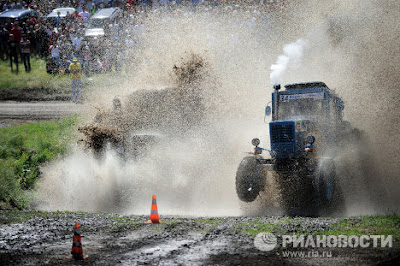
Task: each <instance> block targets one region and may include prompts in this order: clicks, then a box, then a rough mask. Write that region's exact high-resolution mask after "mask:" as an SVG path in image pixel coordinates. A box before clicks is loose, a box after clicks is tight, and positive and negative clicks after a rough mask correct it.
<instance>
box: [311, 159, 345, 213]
mask: <svg viewBox="0 0 400 266" xmlns="http://www.w3.org/2000/svg"><path fill="white" fill-rule="evenodd" d="M314 187H315V201H316V206H317V208H318V212H319V214H320V215H328V216H330V215H336V214H340V213H341V212H343V211H344V199H343V194H342V190H341V187H340V184H339V182H338V178H337V175H336V168H335V163H334V161H333V160H332V159H330V158H326V159H321V161H320V163H319V166H318V169H317V172H316V174H315V181H314Z"/></svg>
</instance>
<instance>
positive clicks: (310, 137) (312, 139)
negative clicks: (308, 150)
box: [307, 135, 315, 144]
mask: <svg viewBox="0 0 400 266" xmlns="http://www.w3.org/2000/svg"><path fill="white" fill-rule="evenodd" d="M307 142H308V143H310V144H313V143H314V142H315V137H314V136H313V135H310V136H308V137H307Z"/></svg>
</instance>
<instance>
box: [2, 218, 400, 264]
mask: <svg viewBox="0 0 400 266" xmlns="http://www.w3.org/2000/svg"><path fill="white" fill-rule="evenodd" d="M26 215H31V214H30V213H19V214H17V215H16V214H15V213H14V214H11V215H10V214H9V213H7V212H3V213H2V214H1V220H2V222H4V220H6V219H7V217H9V216H13V217H14V218H15V217H27V216H26ZM36 215H37V213H36ZM161 218H162V220H163V223H162V224H155V225H145V224H144V221H146V220H147V219H148V217H144V216H121V215H115V214H83V213H39V215H37V216H35V217H34V216H31V219H28V220H26V221H25V222H22V223H16V224H6V225H1V226H0V264H1V265H39V264H47V265H117V264H119V265H143V264H150V265H154V264H157V265H158V264H160V265H177V264H178V265H204V264H205V265H271V264H272V265H288V264H289V265H290V264H294V265H299V264H300V265H304V264H307V265H354V264H357V265H372V264H374V265H376V264H385V263H386V264H387V265H389V264H390V265H391V264H392V263H396V262H397V263H398V262H400V255H399V254H400V252H399V251H400V248H399V246H398V244H396V242H395V244H394V247H393V248H363V249H362V248H341V249H327V248H321V249H314V250H313V251H314V253H313V254H314V255H313V256H311V257H302V258H286V257H285V255H284V252H285V251H305V252H306V253H305V256H307V254H308V253H307V252H309V251H310V249H309V248H308V249H307V248H305V249H299V248H287V249H282V248H281V247H280V246H279V244H278V247H277V248H275V249H274V250H272V251H270V252H265V251H261V250H259V249H257V248H256V247H255V245H254V235H251V234H249V233H248V232H246V230H244V228H248V226H249V224H252V226H253V225H254V224H257V225H258V226H268V225H271V224H276V225H277V226H275V229H273V230H272V233H274V234H275V235H280V234H294V233H297V234H299V232H300V233H301V234H305V235H306V234H308V233H310V232H313V231H320V230H322V231H323V230H327V228H329V226H330V225H331V224H333V223H335V222H337V219H330V218H319V219H315V218H297V219H293V220H290V221H286V220H285V218H283V219H282V218H280V217H263V218H245V217H231V218H215V219H209V218H181V217H168V218H165V217H162V216H161ZM76 221H79V222H80V223H81V226H82V227H81V232H82V244H83V250H84V253H85V254H87V255H88V256H89V257H88V259H87V260H86V261H84V262H75V261H74V260H73V259H72V258H71V256H70V250H71V246H72V236H73V226H74V224H75V222H76ZM354 222H357V218H354ZM256 227H257V226H255V228H254V229H257V228H256ZM278 239H279V238H278ZM278 243H279V240H278ZM324 251H325V252H329V251H331V252H332V253H331V254H332V257H326V258H320V257H316V252H318V253H319V256H321V255H322V254H323V252H324Z"/></svg>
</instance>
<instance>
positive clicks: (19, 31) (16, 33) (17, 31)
mask: <svg viewBox="0 0 400 266" xmlns="http://www.w3.org/2000/svg"><path fill="white" fill-rule="evenodd" d="M10 33H11V34H12V35H13V36H14V41H15V42H17V43H19V42H20V41H21V36H22V29H21V28H20V27H19V26H18V22H15V23H14V26H13V27H12V29H11V30H10Z"/></svg>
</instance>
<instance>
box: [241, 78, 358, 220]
mask: <svg viewBox="0 0 400 266" xmlns="http://www.w3.org/2000/svg"><path fill="white" fill-rule="evenodd" d="M285 88H286V90H281V86H280V85H275V86H274V92H273V93H272V102H271V103H272V108H271V106H270V104H268V105H267V107H266V108H265V115H266V116H270V115H271V113H272V121H271V122H270V123H269V136H270V149H265V148H261V147H259V144H260V140H259V139H257V138H255V139H253V140H252V144H253V145H254V152H252V153H251V154H252V155H251V156H247V157H245V158H244V159H243V160H242V161H241V163H240V165H239V167H238V170H237V172H236V192H237V195H238V197H239V199H240V200H241V201H243V202H247V203H249V202H252V201H255V200H256V198H257V197H258V196H259V194H260V192H262V191H263V190H265V189H266V186H267V183H268V182H266V175H267V174H266V173H268V171H270V172H273V173H274V175H275V176H277V178H276V179H277V183H278V185H279V187H280V193H281V205H282V207H283V210H284V211H285V213H286V214H288V215H291V216H297V215H304V216H319V215H331V214H333V213H337V212H340V211H343V206H344V205H343V194H342V192H341V188H340V182H339V179H338V176H337V174H336V170H335V156H336V155H337V154H338V153H339V152H340V147H341V146H343V145H346V143H345V141H346V139H348V138H349V134H348V133H349V132H354V130H353V129H351V127H350V125H349V123H348V122H345V121H343V109H344V103H343V101H342V100H341V99H340V98H339V97H338V96H337V95H336V94H335V93H334V92H333V91H332V90H330V89H329V88H328V87H327V86H326V84H325V83H323V82H306V83H296V84H288V85H285ZM353 135H354V134H353ZM263 151H268V152H269V154H270V156H268V157H269V158H264V157H263V156H262V153H263Z"/></svg>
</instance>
